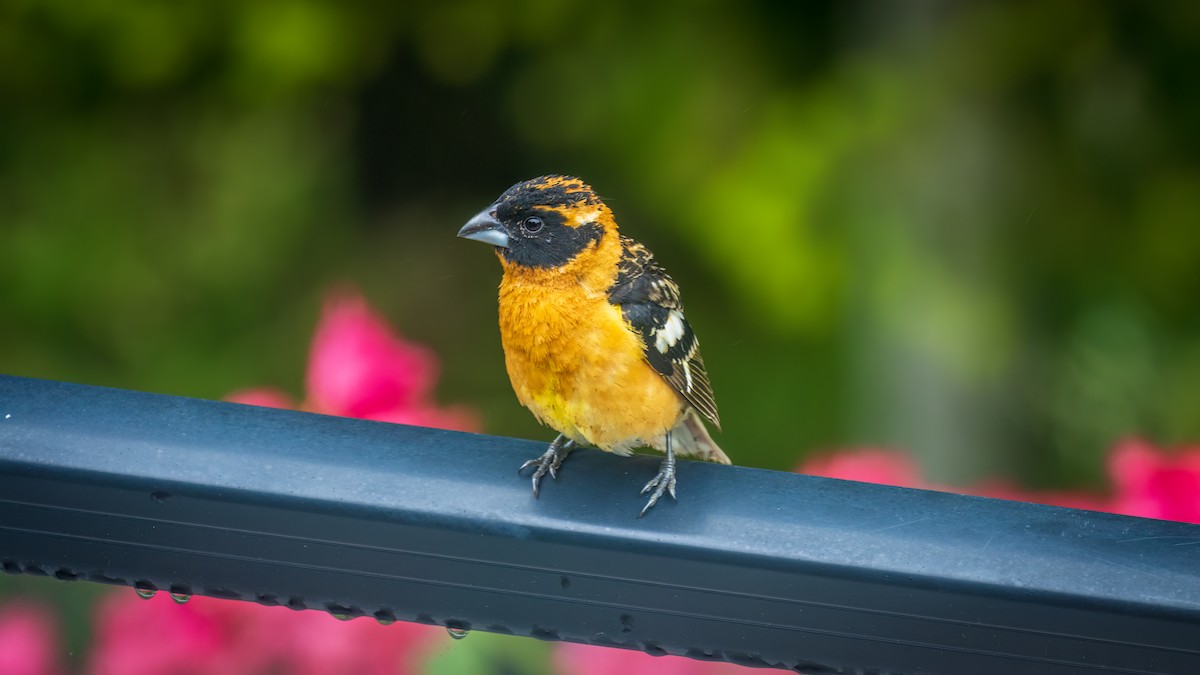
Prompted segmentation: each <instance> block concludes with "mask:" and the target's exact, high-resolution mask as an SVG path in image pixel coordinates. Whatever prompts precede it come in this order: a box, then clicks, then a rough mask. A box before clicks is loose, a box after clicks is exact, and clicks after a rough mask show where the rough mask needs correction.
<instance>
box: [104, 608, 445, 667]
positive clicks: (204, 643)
mask: <svg viewBox="0 0 1200 675" xmlns="http://www.w3.org/2000/svg"><path fill="white" fill-rule="evenodd" d="M94 624H95V626H96V628H95V635H94V641H95V644H94V646H93V648H92V651H91V655H90V656H91V658H90V660H89V663H88V669H87V672H88V674H89V675H317V674H319V673H329V672H347V673H361V674H362V675H406V674H408V673H415V672H418V670H417V667H418V666H419V665H420V661H421V660H423V658H424V657H425V655H426V653H427V650H428V649H429V648H430V646H431V645H433V644H436V641H437V640H438V639H440V638H442V637H443V634H442V633H441V632H440V631H438V630H437V629H434V628H431V627H429V626H422V625H419V624H409V623H397V624H395V625H391V626H382V625H379V624H378V623H376V622H375V621H372V620H369V619H361V618H360V619H355V620H353V621H348V622H342V621H338V620H337V619H335V618H334V617H332V616H330V615H329V614H326V613H325V612H320V611H303V612H293V611H292V610H289V609H286V608H283V607H263V606H261V605H255V604H251V603H247V602H239V601H231V600H217V599H213V598H205V597H196V598H192V600H191V601H189V602H188V603H187V604H186V605H177V604H175V603H174V602H172V600H171V599H170V598H169V597H168V596H167V594H165V593H159V594H157V595H156V596H155V597H153V598H151V599H150V600H142V599H140V598H138V597H137V596H136V595H134V593H133V592H132V591H129V590H125V589H122V590H118V591H115V592H113V593H111V594H109V595H108V596H106V597H105V598H104V599H103V600H102V601H101V603H100V604H99V606H98V607H97V610H96V620H95V622H94Z"/></svg>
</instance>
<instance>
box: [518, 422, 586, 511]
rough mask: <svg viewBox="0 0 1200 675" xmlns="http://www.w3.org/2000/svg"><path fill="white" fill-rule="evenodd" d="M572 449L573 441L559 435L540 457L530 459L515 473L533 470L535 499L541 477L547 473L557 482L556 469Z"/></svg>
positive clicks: (573, 447)
mask: <svg viewBox="0 0 1200 675" xmlns="http://www.w3.org/2000/svg"><path fill="white" fill-rule="evenodd" d="M574 449H575V441H569V440H567V439H566V438H565V437H564V436H563V435H562V434H559V436H558V438H556V439H554V442H553V443H551V444H550V447H549V448H548V449H547V450H546V452H544V453H542V456H541V457H538V458H537V459H531V460H529V461H528V462H525V463H524V464H522V465H521V468H520V469H517V473H522V472H524V471H525V469H528V468H530V467H533V468H534V471H533V496H534V497H535V498H536V497H537V496H538V484H539V483H540V482H541V480H542V476H545V475H546V474H547V473H549V474H550V477H551V478H553V479H555V480H558V467H560V466H562V463H563V460H564V459H566V458H567V455H569V454H571V451H572V450H574Z"/></svg>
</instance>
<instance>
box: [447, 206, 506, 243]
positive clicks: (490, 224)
mask: <svg viewBox="0 0 1200 675" xmlns="http://www.w3.org/2000/svg"><path fill="white" fill-rule="evenodd" d="M458 236H460V237H462V238H463V239H474V240H475V241H481V242H483V243H485V244H491V245H492V246H498V247H500V248H508V233H507V232H505V231H504V226H503V225H501V224H500V221H498V220H496V209H495V207H494V206H489V207H487V208H486V209H484V210H482V211H480V212H479V213H477V214H475V217H474V218H471V219H470V220H468V221H467V224H466V225H463V228H462V229H461V230H459V231H458Z"/></svg>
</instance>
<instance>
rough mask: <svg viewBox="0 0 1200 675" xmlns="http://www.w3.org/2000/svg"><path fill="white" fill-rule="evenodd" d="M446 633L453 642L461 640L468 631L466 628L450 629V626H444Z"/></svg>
mask: <svg viewBox="0 0 1200 675" xmlns="http://www.w3.org/2000/svg"><path fill="white" fill-rule="evenodd" d="M446 632H447V633H449V634H450V637H452V638H454V639H455V640H461V639H463V638H465V637H467V633H469V632H470V631H468V630H467V629H466V628H451V627H450V626H446Z"/></svg>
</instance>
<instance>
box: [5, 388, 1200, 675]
mask: <svg viewBox="0 0 1200 675" xmlns="http://www.w3.org/2000/svg"><path fill="white" fill-rule="evenodd" d="M780 442H781V443H786V442H787V440H786V436H784V435H781V436H780ZM543 449H544V444H540V443H534V442H530V441H520V440H513V439H507V438H495V437H489V436H480V435H474V434H463V433H454V432H447V431H437V430H431V429H422V428H415V427H405V426H398V425H391V424H383V423H376V422H366V421H360V420H351V419H343V418H334V417H325V416H321V415H314V414H308V413H302V412H293V411H283V410H271V409H266V408H256V407H250V406H243V405H236V404H231V403H221V402H215V401H203V400H195V399H187V398H179V397H174V396H163V395H157V394H147V393H139V392H132V391H122V390H116V389H106V388H100V387H90V386H83V385H75V384H64V383H58V382H49V381H42V380H33V379H25V378H18V377H6V376H0V561H2V563H3V569H4V570H5V571H7V572H12V573H26V574H38V575H49V576H54V577H57V578H60V579H84V580H90V581H100V582H105V583H114V584H128V585H138V586H141V587H144V588H146V589H158V590H171V591H174V592H179V593H198V594H204V595H210V596H215V597H221V598H237V599H242V600H249V601H257V602H260V603H264V604H282V605H287V606H290V607H293V608H312V609H323V610H328V611H331V612H335V613H343V614H351V615H368V616H369V615H374V616H375V617H378V618H383V619H390V618H398V619H402V620H406V621H420V622H426V623H436V624H442V625H446V626H451V627H457V628H467V629H472V630H484V631H494V632H499V633H511V634H516V635H527V636H533V637H537V638H542V639H548V640H570V641H575V642H585V643H593V644H601V645H611V646H619V647H628V648H633V649H640V650H644V651H647V652H649V653H652V654H682V655H686V656H691V657H694V658H701V659H718V660H729V661H733V662H736V663H742V664H747V665H761V666H777V667H783V668H791V669H797V670H800V671H803V672H880V673H883V672H888V673H891V672H897V673H971V674H972V675H980V674H983V673H1005V674H1012V673H1025V674H1038V673H1047V674H1049V673H1054V674H1059V673H1064V674H1065V673H1112V672H1121V673H1200V526H1195V525H1187V524H1181V523H1170V522H1162V521H1155V520H1145V519H1138V518H1128V517H1123V516H1116V515H1109V514H1101V513H1092V512H1086V511H1076V510H1071V509H1062V508H1054V507H1047V506H1038V505H1032V504H1022V503H1016V502H1007V501H1000V500H993V499H983V498H977V497H965V496H960V495H952V494H944V493H937V492H927V491H921V490H908V489H901V488H891V487H882V486H876V485H867V484H862V483H854V482H848V481H838V480H831V479H823V478H815V477H809V476H801V475H794V474H787V473H780V472H773V471H763V470H756V469H747V468H739V467H727V466H719V465H713V464H701V463H693V462H683V463H682V464H681V468H680V470H679V475H680V483H679V502H678V503H672V502H670V501H669V500H668V501H667V502H665V503H660V504H659V505H658V506H656V507H655V508H654V509H652V510H651V511H650V513H649V514H647V516H646V517H645V518H642V519H638V518H636V517H635V516H636V515H637V513H638V510H639V509H640V508H641V505H642V500H641V497H639V495H638V494H637V490H638V488H639V487H640V486H641V485H642V484H643V483H644V482H645V481H646V480H647V479H649V478H650V477H651V476H652V475H653V473H654V472H655V470H656V468H657V464H658V459H657V458H653V457H640V458H618V457H612V456H609V455H605V454H603V453H600V452H595V451H579V452H577V453H576V454H574V455H572V457H571V459H570V460H569V461H568V462H567V463H566V465H565V466H564V467H563V470H562V472H561V473H560V478H559V480H558V481H553V480H549V479H548V478H547V480H546V482H545V483H544V484H543V490H542V496H541V499H539V500H534V499H533V497H532V495H531V494H530V486H529V480H528V478H527V476H526V477H518V476H517V475H516V471H515V469H516V467H517V466H518V465H519V464H520V463H521V462H522V461H524V460H525V459H528V458H529V457H533V456H535V455H537V454H539V453H540V452H541V451H542V450H543Z"/></svg>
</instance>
